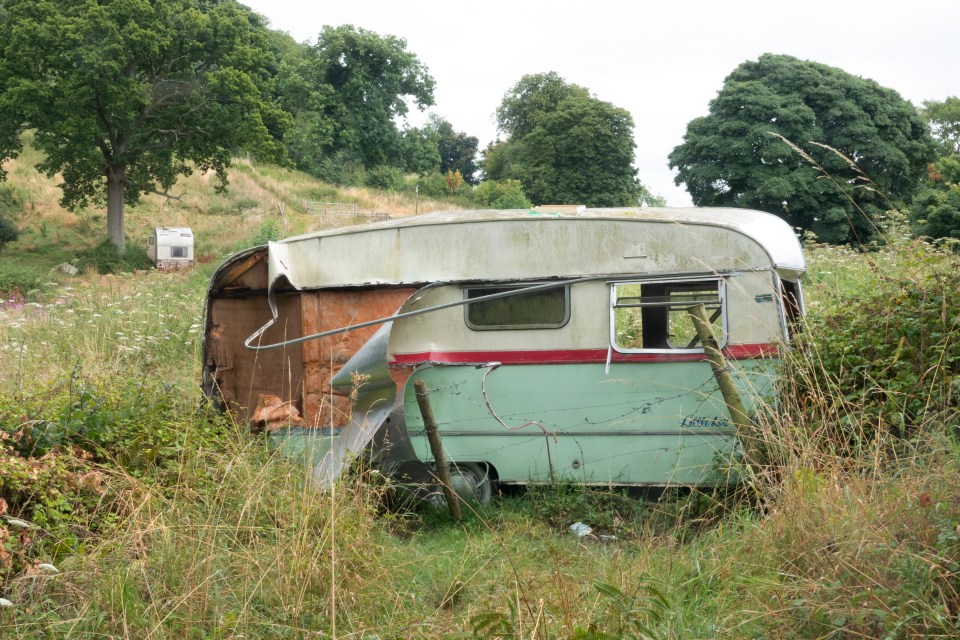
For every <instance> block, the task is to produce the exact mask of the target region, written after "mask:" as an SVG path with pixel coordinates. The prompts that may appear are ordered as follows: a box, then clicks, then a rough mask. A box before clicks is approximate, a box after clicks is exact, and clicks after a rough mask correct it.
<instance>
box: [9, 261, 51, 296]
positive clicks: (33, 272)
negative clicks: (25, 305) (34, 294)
mask: <svg viewBox="0 0 960 640" xmlns="http://www.w3.org/2000/svg"><path fill="white" fill-rule="evenodd" d="M46 279H47V276H46V275H45V273H44V272H43V271H41V270H40V269H37V268H36V267H30V266H23V265H18V264H0V293H4V294H12V293H14V292H18V293H20V294H25V293H27V292H28V291H32V290H34V289H38V288H39V287H40V284H41V283H42V282H43V281H44V280H46Z"/></svg>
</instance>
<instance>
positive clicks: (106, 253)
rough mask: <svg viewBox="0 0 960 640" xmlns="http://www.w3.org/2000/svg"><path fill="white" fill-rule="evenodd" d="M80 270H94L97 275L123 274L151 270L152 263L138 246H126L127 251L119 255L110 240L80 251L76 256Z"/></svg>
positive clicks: (145, 252) (144, 251)
mask: <svg viewBox="0 0 960 640" xmlns="http://www.w3.org/2000/svg"><path fill="white" fill-rule="evenodd" d="M78 265H79V266H80V268H81V269H85V268H88V267H89V268H92V269H96V271H97V273H102V274H106V273H123V272H129V271H138V270H142V269H152V268H153V262H151V261H150V258H149V257H148V256H147V250H146V249H144V248H143V247H141V246H140V245H138V244H128V245H127V250H126V251H125V252H124V253H123V255H121V254H120V252H119V251H118V250H117V246H116V245H115V244H113V243H112V242H111V241H110V240H104V241H103V242H101V243H100V244H98V245H97V246H96V247H94V248H92V249H87V250H86V251H81V252H80V255H79V256H78Z"/></svg>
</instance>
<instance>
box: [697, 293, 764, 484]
mask: <svg viewBox="0 0 960 640" xmlns="http://www.w3.org/2000/svg"><path fill="white" fill-rule="evenodd" d="M687 313H689V314H690V317H692V318H693V326H694V327H695V328H696V330H697V336H698V337H699V338H700V343H701V344H702V345H703V353H704V355H706V356H707V360H708V361H709V362H710V367H711V368H712V369H713V376H714V377H715V378H716V380H717V386H719V387H720V393H721V394H722V395H723V401H724V403H726V405H727V411H729V412H730V419H731V420H732V421H733V425H734V427H735V428H736V430H737V438H739V439H740V442H741V443H743V454H744V458H745V459H746V462H747V464H748V465H751V466H752V465H762V464H764V463H765V460H764V456H763V455H762V453H761V449H760V448H759V446H758V442H757V439H756V437H754V435H753V431H752V430H753V426H752V425H751V424H750V418H749V417H748V416H747V412H746V411H745V410H744V408H743V401H741V400H740V394H739V393H738V392H737V385H736V384H735V383H734V381H733V376H731V375H730V371H729V370H728V369H727V361H726V358H724V357H723V352H722V351H720V347H719V345H718V344H717V339H716V338H714V336H713V329H712V328H711V324H710V320H709V319H708V318H707V309H706V307H704V306H703V303H700V304H695V305H693V306H692V307H690V308H689V309H687Z"/></svg>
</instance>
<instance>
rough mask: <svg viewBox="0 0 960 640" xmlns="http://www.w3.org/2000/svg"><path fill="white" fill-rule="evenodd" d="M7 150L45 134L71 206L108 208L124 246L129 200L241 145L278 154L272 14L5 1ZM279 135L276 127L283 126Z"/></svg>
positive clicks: (3, 134)
mask: <svg viewBox="0 0 960 640" xmlns="http://www.w3.org/2000/svg"><path fill="white" fill-rule="evenodd" d="M3 8H4V10H5V11H4V13H3V16H2V20H0V86H2V87H3V88H4V90H3V92H2V94H0V161H2V160H6V159H9V158H11V157H14V156H16V155H17V154H18V153H19V151H20V149H21V147H20V144H21V143H20V138H19V135H18V134H19V132H21V131H23V130H25V129H34V130H35V131H36V134H35V137H34V141H35V142H34V144H35V145H36V146H37V147H38V148H39V149H40V150H41V151H43V152H44V154H45V156H46V157H45V159H44V160H43V161H42V162H41V163H40V164H39V166H38V168H39V169H41V170H42V171H44V172H45V173H46V174H47V175H50V176H53V175H55V174H58V173H59V174H60V175H61V176H62V178H63V184H62V189H63V198H62V203H63V204H64V205H65V206H67V207H81V206H86V205H88V204H91V203H95V204H101V203H103V202H106V205H107V229H108V235H109V238H110V240H111V241H112V242H113V243H114V244H115V245H116V246H117V248H118V249H119V250H120V251H121V252H122V251H123V250H124V248H125V245H124V220H123V216H124V204H131V205H132V204H135V203H136V202H137V201H138V200H139V198H140V196H142V195H143V194H145V193H149V192H161V193H166V192H167V191H168V190H169V189H170V188H171V187H172V186H173V184H174V183H175V181H176V179H177V178H178V177H179V176H181V175H188V174H190V173H191V172H192V171H193V170H194V168H196V169H199V170H201V171H210V170H212V171H215V172H216V174H217V176H218V177H219V179H220V181H221V186H224V185H225V184H226V169H227V168H228V167H229V166H230V162H231V158H232V157H233V155H234V154H235V153H237V152H238V151H239V150H241V149H245V150H247V151H253V152H255V153H258V154H259V155H263V156H267V157H271V158H279V157H281V156H282V150H281V148H280V146H279V145H278V144H277V143H276V141H275V140H276V137H278V136H280V135H282V132H283V131H284V130H285V128H286V126H287V122H288V116H287V115H286V114H285V113H284V112H283V111H282V110H280V109H279V108H278V107H277V106H276V105H275V104H273V103H272V102H271V101H270V100H268V99H267V98H266V96H267V92H268V86H269V80H270V75H271V72H270V67H271V64H272V62H273V60H272V58H271V55H270V52H269V48H268V46H267V44H268V43H267V29H266V27H265V26H264V25H263V24H262V21H261V19H260V18H259V17H258V16H257V15H256V14H253V13H251V12H250V11H249V10H248V9H247V8H246V7H243V6H242V5H240V4H238V3H236V2H233V1H231V0H220V1H214V0H152V1H148V0H101V1H100V2H91V1H88V0H57V2H52V1H49V0H4V3H3ZM271 132H272V133H273V135H271Z"/></svg>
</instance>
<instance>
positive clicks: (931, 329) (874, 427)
mask: <svg viewBox="0 0 960 640" xmlns="http://www.w3.org/2000/svg"><path fill="white" fill-rule="evenodd" d="M887 251H889V252H890V253H888V254H886V256H885V255H884V254H872V255H871V256H865V257H864V258H865V259H866V260H868V261H869V262H870V264H871V267H872V270H873V271H874V274H875V275H874V277H873V278H870V279H869V280H868V281H867V284H866V285H865V286H861V287H858V289H857V291H856V292H848V294H847V295H848V296H850V297H852V298H855V299H856V304H849V298H848V299H847V300H846V304H837V305H835V306H832V307H830V308H828V309H826V310H824V311H823V312H822V313H819V314H811V315H810V316H809V317H808V326H807V328H806V330H805V332H804V333H803V334H802V335H801V336H800V340H799V347H800V348H799V349H798V352H797V356H798V357H796V358H794V359H793V362H792V365H793V366H794V367H796V368H797V371H794V372H791V374H789V375H788V376H787V379H792V380H795V381H796V380H799V381H800V382H799V387H800V388H798V389H796V390H795V391H796V393H797V394H799V396H800V397H807V398H811V397H819V398H822V399H823V402H824V403H825V404H826V405H828V406H827V407H826V412H825V413H824V414H822V415H821V416H820V417H819V419H818V421H827V422H830V423H832V424H831V427H832V428H839V429H840V430H841V433H840V434H838V435H839V440H840V441H841V443H843V444H853V443H854V442H853V440H856V441H858V442H857V443H859V442H860V441H863V440H867V441H870V440H872V439H873V437H874V436H876V435H878V434H879V433H881V432H887V431H890V432H893V433H895V434H897V435H899V436H903V437H912V436H913V435H915V434H916V432H917V430H918V429H919V428H921V425H923V424H924V423H927V424H942V423H943V422H944V421H945V420H949V419H950V418H951V417H954V418H955V417H956V415H957V412H958V411H960V340H958V338H960V298H958V297H957V296H956V274H957V273H958V270H960V258H958V257H957V256H956V255H951V254H949V253H945V252H939V251H935V250H933V249H931V248H930V247H929V246H927V245H924V244H923V243H920V242H914V243H912V244H910V245H908V246H905V247H897V248H891V249H888V250H887ZM881 260H887V261H890V262H891V264H886V263H883V264H881V263H880V261H881ZM822 409H823V407H820V410H822Z"/></svg>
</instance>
